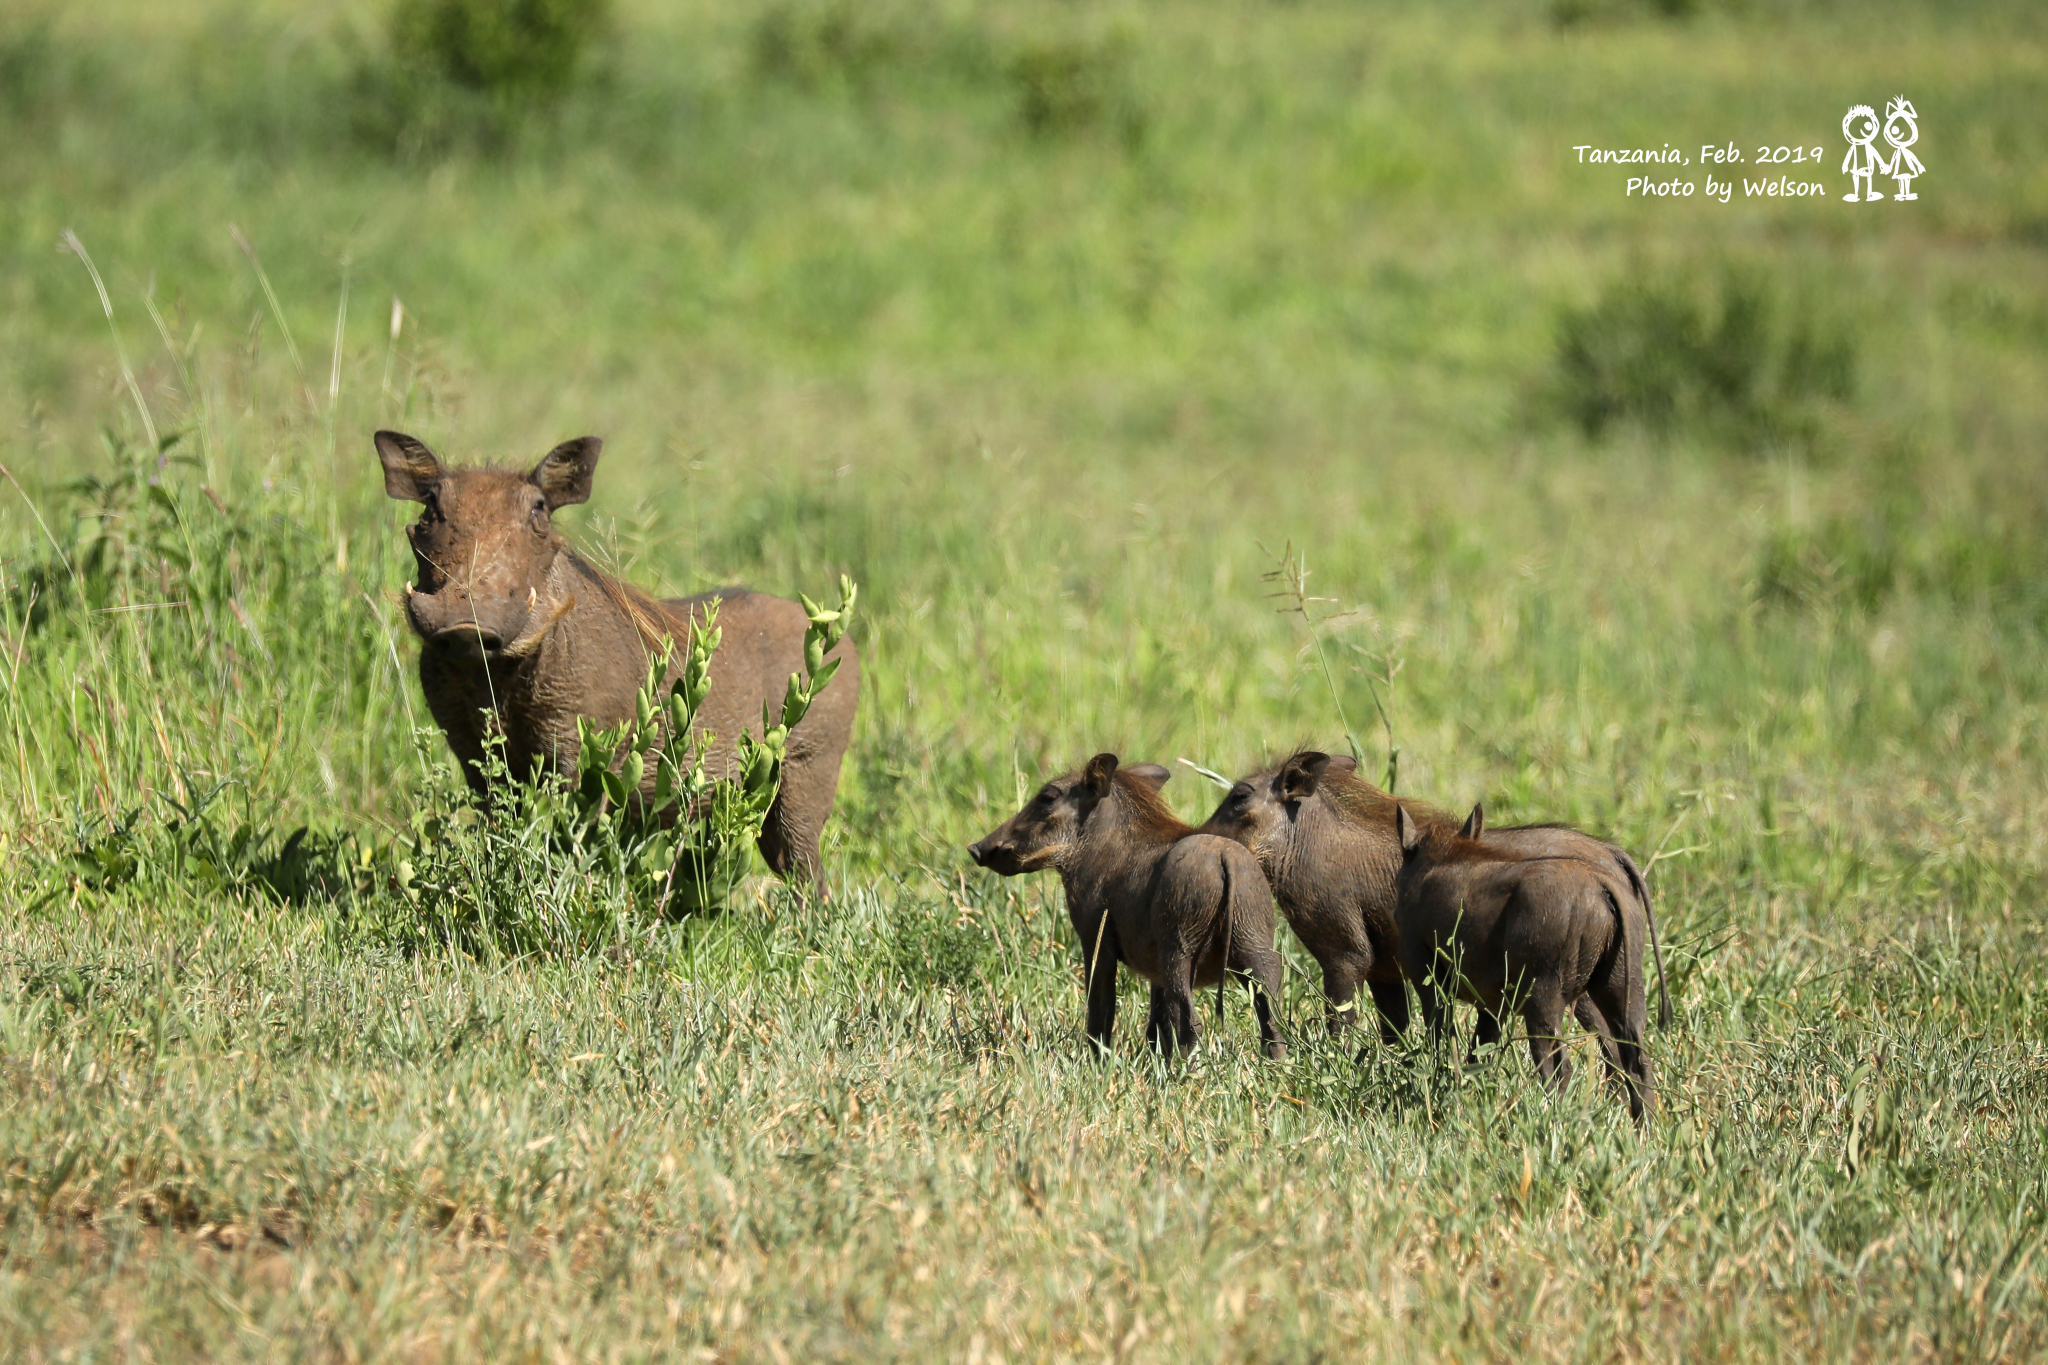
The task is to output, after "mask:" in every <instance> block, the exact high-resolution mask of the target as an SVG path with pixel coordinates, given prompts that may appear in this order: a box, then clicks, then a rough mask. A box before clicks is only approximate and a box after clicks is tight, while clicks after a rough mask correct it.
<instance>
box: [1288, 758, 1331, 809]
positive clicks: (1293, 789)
mask: <svg viewBox="0 0 2048 1365" xmlns="http://www.w3.org/2000/svg"><path fill="white" fill-rule="evenodd" d="M1329 766H1330V756H1329V755H1328V754H1319V753H1317V752H1315V751H1314V750H1313V749H1311V750H1309V751H1307V752H1306V753H1299V754H1296V755H1295V756H1294V757H1293V758H1290V759H1288V760H1287V763H1286V765H1285V766H1284V767H1282V768H1281V769H1280V799H1281V800H1282V801H1306V800H1308V799H1309V798H1310V797H1311V796H1314V795H1315V794H1316V784H1317V783H1319V782H1321V781H1322V780H1323V770H1324V769H1325V768H1328V767H1329Z"/></svg>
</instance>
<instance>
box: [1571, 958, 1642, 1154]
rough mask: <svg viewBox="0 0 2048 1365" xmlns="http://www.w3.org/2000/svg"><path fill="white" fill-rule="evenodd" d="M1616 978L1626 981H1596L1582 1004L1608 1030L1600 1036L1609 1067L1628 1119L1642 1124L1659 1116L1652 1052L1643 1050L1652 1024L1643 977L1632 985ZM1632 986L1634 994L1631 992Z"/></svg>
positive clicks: (1635, 978)
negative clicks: (1644, 993) (1646, 1033)
mask: <svg viewBox="0 0 2048 1365" xmlns="http://www.w3.org/2000/svg"><path fill="white" fill-rule="evenodd" d="M1614 975H1615V976H1619V977H1622V978H1623V979H1622V980H1619V981H1616V980H1606V981H1595V982H1594V983H1593V988H1592V989H1591V990H1590V991H1589V992H1588V993H1587V995H1586V999H1585V1000H1584V1001H1583V1002H1581V1003H1582V1004H1583V1005H1584V1006H1585V1007H1586V1008H1588V1009H1590V1010H1592V1011H1594V1012H1595V1013H1596V1015H1597V1017H1598V1018H1599V1019H1600V1022H1601V1023H1602V1024H1603V1025H1604V1026H1605V1027H1603V1028H1601V1029H1599V1030H1598V1032H1599V1034H1600V1044H1601V1048H1602V1051H1603V1052H1604V1053H1605V1054H1606V1057H1607V1065H1608V1067H1609V1068H1610V1070H1611V1074H1612V1075H1613V1077H1614V1079H1615V1081H1616V1082H1617V1083H1618V1084H1619V1085H1620V1087H1621V1091H1622V1094H1623V1095H1624V1096H1626V1097H1627V1099H1628V1113H1629V1117H1630V1118H1632V1119H1634V1120H1635V1121H1636V1122H1637V1123H1642V1122H1643V1121H1645V1120H1646V1119H1648V1118H1650V1117H1652V1116H1653V1115H1654V1114H1655V1113H1656V1112H1657V1083H1656V1080H1655V1078H1654V1077H1653V1076H1652V1075H1651V1074H1650V1054H1649V1051H1648V1049H1646V1048H1645V1047H1644V1046H1643V1032H1644V1030H1645V1028H1646V1027H1647V1026H1648V1023H1649V1020H1648V1018H1647V1014H1648V1011H1647V1010H1646V1008H1645V1006H1644V1000H1643V982H1642V974H1641V972H1640V971H1638V972H1637V973H1636V974H1635V975H1634V977H1633V979H1632V981H1631V979H1630V978H1628V977H1626V976H1625V975H1624V974H1623V973H1622V972H1619V971H1618V972H1616V973H1614ZM1631 984H1632V985H1633V986H1634V989H1633V990H1631V989H1629V987H1630V985H1631ZM1579 1019H1580V1021H1581V1022H1584V1021H1585V1019H1586V1015H1585V1014H1584V1013H1581V1014H1580V1015H1579ZM1587 1027H1588V1028H1592V1027H1593V1025H1591V1024H1587Z"/></svg>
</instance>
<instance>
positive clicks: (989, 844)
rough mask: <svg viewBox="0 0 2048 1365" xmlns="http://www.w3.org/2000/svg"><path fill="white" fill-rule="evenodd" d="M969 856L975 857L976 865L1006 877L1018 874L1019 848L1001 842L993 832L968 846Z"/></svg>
mask: <svg viewBox="0 0 2048 1365" xmlns="http://www.w3.org/2000/svg"><path fill="white" fill-rule="evenodd" d="M967 856H968V857H970V858H972V859H974V865H975V866H976V867H985V868H987V869H988V870H989V871H991V872H998V873H1001V874H1002V875H1003V876H1005V877H1013V876H1015V875H1016V874H1017V870H1018V869H1017V850H1016V849H1014V848H1012V847H1010V846H1009V845H1008V844H1005V843H1001V842H999V841H998V840H997V838H996V836H995V835H993V834H991V835H989V836H988V837H987V838H986V839H977V840H976V841H975V842H973V843H971V844H969V845H968V846H967Z"/></svg>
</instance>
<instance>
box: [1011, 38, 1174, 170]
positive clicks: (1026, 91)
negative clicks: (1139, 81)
mask: <svg viewBox="0 0 2048 1365" xmlns="http://www.w3.org/2000/svg"><path fill="white" fill-rule="evenodd" d="M1009 76H1010V84H1011V86H1012V88H1013V89H1014V90H1015V92H1016V99H1017V119H1018V122H1020V123H1021V124H1022V125H1023V126H1024V130H1025V131H1026V132H1028V133H1030V134H1031V135H1032V136H1034V137H1043V138H1058V137H1072V136H1075V135H1077V134H1081V133H1088V132H1095V131H1099V130H1108V131H1111V132H1114V133H1116V134H1117V135H1118V136H1120V137H1121V138H1122V139H1123V141H1124V142H1125V143H1126V144H1129V145H1133V146H1135V145H1136V144H1137V143H1139V142H1142V141H1143V140H1144V136H1145V113H1144V110H1143V108H1142V107H1141V106H1140V104H1139V102H1138V99H1137V96H1136V94H1135V93H1134V91H1133V90H1132V86H1131V45H1130V43H1129V42H1128V41H1127V40H1126V39H1124V38H1122V37H1120V36H1119V37H1111V38H1104V39H1099V40H1092V41H1091V40H1081V39H1061V40H1058V41H1055V42H1048V43H1040V44H1036V45H1034V46H1030V47H1026V48H1024V49H1023V50H1022V51H1020V52H1018V53H1017V54H1016V56H1014V57H1013V58H1011V60H1010V64H1009Z"/></svg>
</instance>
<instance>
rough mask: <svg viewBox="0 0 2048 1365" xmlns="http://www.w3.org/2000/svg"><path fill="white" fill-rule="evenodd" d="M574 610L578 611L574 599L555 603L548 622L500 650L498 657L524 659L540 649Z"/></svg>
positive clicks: (568, 598) (543, 622)
mask: <svg viewBox="0 0 2048 1365" xmlns="http://www.w3.org/2000/svg"><path fill="white" fill-rule="evenodd" d="M574 610H576V599H575V598H574V597H565V598H563V599H562V600H561V601H559V602H557V603H555V606H554V610H552V611H550V612H549V613H548V619H547V620H545V621H542V622H541V623H540V625H539V626H538V627H537V628H535V629H534V630H532V631H529V632H528V633H527V634H525V635H522V636H520V637H519V638H518V639H516V640H514V641H513V642H512V643H511V644H509V645H506V646H505V647H504V648H503V649H501V650H499V651H498V657H499V658H501V659H524V658H525V657H526V656H527V655H529V654H531V653H533V652H534V651H535V650H537V649H539V648H540V646H541V642H542V641H543V640H545V639H547V637H548V632H549V631H551V630H553V629H554V628H555V626H556V625H558V624H559V623H560V622H561V619H562V618H563V617H564V616H567V615H568V614H569V613H570V612H572V611H574Z"/></svg>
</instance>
